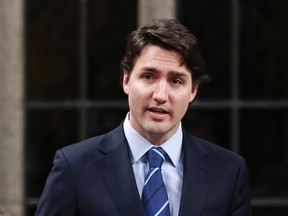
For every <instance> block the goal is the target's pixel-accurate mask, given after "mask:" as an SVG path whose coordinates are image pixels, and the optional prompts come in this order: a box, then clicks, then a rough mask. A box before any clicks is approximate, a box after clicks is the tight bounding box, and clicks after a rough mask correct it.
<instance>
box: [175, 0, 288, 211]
mask: <svg viewBox="0 0 288 216" xmlns="http://www.w3.org/2000/svg"><path fill="white" fill-rule="evenodd" d="M285 6H287V3H286V2H281V4H280V3H279V2H277V1H251V0H241V1H240V0H239V1H231V0H223V1H212V0H204V1H189V0H182V1H179V4H178V17H179V19H180V20H181V21H182V22H183V23H184V24H186V25H187V26H189V27H190V29H191V30H192V32H194V33H195V35H196V36H197V37H198V38H199V40H200V43H201V44H202V49H203V52H204V56H205V61H206V64H207V70H208V72H209V73H210V74H211V76H212V82H211V83H210V84H208V85H206V86H205V87H204V88H203V89H200V94H201V95H200V97H199V101H197V102H196V103H195V104H194V106H192V107H191V112H190V113H189V115H191V116H192V118H191V121H190V123H188V125H190V126H191V127H192V128H191V131H193V132H194V134H195V133H196V134H198V135H200V136H202V137H204V138H206V139H209V140H211V141H213V142H216V143H218V144H220V145H223V146H224V147H226V148H229V149H231V150H233V151H235V152H238V153H239V154H241V155H243V156H244V157H245V159H246V161H247V164H248V168H249V170H250V176H251V177H250V178H251V190H252V206H253V208H252V213H253V215H254V216H257V215H259V216H275V215H279V216H280V215H281V216H282V215H287V214H288V188H287V182H288V171H287V170H288V163H287V155H288V148H287V146H288V145H287V144H288V134H287V131H288V125H287V117H288V109H287V108H288V73H287V72H286V65H287V63H286V62H287V59H288V52H287V50H288V49H287V46H288V43H287V40H286V38H287V34H288V29H287V28H286V27H285V26H286V20H287V18H288V15H287V13H286V12H285V9H284V8H286V7H285ZM193 107H194V108H193ZM188 122H189V120H188Z"/></svg>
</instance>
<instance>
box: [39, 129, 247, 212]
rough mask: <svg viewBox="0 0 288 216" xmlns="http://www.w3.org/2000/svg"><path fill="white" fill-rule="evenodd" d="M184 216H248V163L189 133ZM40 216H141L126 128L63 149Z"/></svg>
mask: <svg viewBox="0 0 288 216" xmlns="http://www.w3.org/2000/svg"><path fill="white" fill-rule="evenodd" d="M183 135H184V136H183V152H184V173H183V187H182V196H181V203H180V212H179V215H180V216H248V215H250V198H249V184H248V173H247V169H246V165H245V161H244V159H243V158H242V157H241V156H238V155H236V154H234V153H232V152H230V151H228V150H225V149H223V148H221V147H219V146H217V145H214V144H212V143H209V142H207V141H205V140H202V139H199V138H197V137H194V136H192V135H190V134H188V133H186V132H184V134H183ZM36 215H37V216H76V215H77V216H141V215H142V206H141V200H140V197H139V193H138V190H137V186H136V181H135V177H134V173H133V168H132V164H131V158H130V150H129V146H128V143H127V140H126V138H125V135H124V132H123V125H122V124H121V125H120V126H119V127H117V128H116V129H114V130H113V131H111V132H109V133H107V134H104V135H101V136H97V137H94V138H90V139H88V140H85V141H83V142H80V143H78V144H74V145H70V146H67V147H64V148H63V149H61V150H58V151H57V152H56V155H55V159H54V166H53V168H52V170H51V173H50V174H49V176H48V178H47V182H46V185H45V188H44V191H43V193H42V196H41V198H40V201H39V204H38V208H37V211H36Z"/></svg>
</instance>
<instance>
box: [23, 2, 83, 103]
mask: <svg viewBox="0 0 288 216" xmlns="http://www.w3.org/2000/svg"><path fill="white" fill-rule="evenodd" d="M26 8H27V10H26V32H27V35H26V54H27V68H26V71H27V77H26V79H27V84H26V86H27V94H26V96H27V98H28V99H31V100H36V99H40V100H43V99H60V98H65V99H70V98H75V97H77V94H78V85H77V79H78V77H77V76H78V75H77V71H78V54H77V52H78V44H79V43H78V19H79V17H78V5H77V1H76V0H61V1H57V0H56V1H55V0H54V1H45V0H28V1H27V6H26Z"/></svg>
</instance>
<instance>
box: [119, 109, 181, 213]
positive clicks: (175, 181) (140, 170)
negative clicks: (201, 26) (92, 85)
mask: <svg viewBox="0 0 288 216" xmlns="http://www.w3.org/2000/svg"><path fill="white" fill-rule="evenodd" d="M124 133H125V136H126V139H127V141H128V144H129V147H130V150H131V158H132V167H133V171H134V175H135V179H136V184H137V188H138V192H139V195H140V197H142V190H143V187H144V181H145V175H146V173H147V172H148V169H149V164H148V162H147V158H146V156H145V153H146V152H147V151H148V150H149V149H150V148H151V147H152V146H153V145H152V144H151V143H150V142H149V141H148V140H147V139H145V138H144V137H143V136H141V135H140V134H139V133H138V132H137V131H136V130H135V129H134V128H132V126H131V124H130V121H129V113H128V114H127V116H126V118H125V121H124ZM182 139H183V133H182V127H181V124H180V126H179V128H178V130H177V131H176V133H175V134H174V135H173V136H172V137H170V138H169V139H168V140H167V141H166V142H164V143H163V144H162V145H161V147H162V148H163V149H164V150H165V151H166V152H167V154H168V155H169V157H170V159H171V161H164V163H163V165H162V175H163V181H164V183H165V186H166V189H167V193H168V198H169V205H170V213H171V216H178V214H179V207H180V198H181V190H182V178H183V154H182V153H181V152H182V151H181V149H182Z"/></svg>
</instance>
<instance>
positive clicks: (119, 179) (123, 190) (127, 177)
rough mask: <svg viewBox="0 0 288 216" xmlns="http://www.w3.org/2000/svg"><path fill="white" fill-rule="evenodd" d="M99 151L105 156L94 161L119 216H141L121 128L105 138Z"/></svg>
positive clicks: (137, 194)
mask: <svg viewBox="0 0 288 216" xmlns="http://www.w3.org/2000/svg"><path fill="white" fill-rule="evenodd" d="M101 151H103V152H104V153H105V155H104V156H103V157H102V158H101V159H99V160H97V161H96V165H97V167H98V169H99V171H100V172H101V174H102V176H103V179H104V182H105V184H106V186H107V188H108V190H109V191H110V193H111V196H112V197H113V199H114V201H115V203H116V205H117V206H118V208H119V211H120V213H121V215H135V216H138V215H141V214H142V213H141V212H142V206H141V201H140V197H139V193H138V189H137V185H136V181H135V177H134V173H133V169H132V164H131V159H130V153H129V147H128V144H127V141H126V139H125V137H124V134H123V130H122V127H121V126H120V127H119V128H117V129H116V130H114V133H110V134H109V135H108V136H107V137H106V138H105V140H104V141H103V148H102V149H101Z"/></svg>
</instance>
